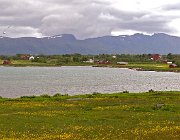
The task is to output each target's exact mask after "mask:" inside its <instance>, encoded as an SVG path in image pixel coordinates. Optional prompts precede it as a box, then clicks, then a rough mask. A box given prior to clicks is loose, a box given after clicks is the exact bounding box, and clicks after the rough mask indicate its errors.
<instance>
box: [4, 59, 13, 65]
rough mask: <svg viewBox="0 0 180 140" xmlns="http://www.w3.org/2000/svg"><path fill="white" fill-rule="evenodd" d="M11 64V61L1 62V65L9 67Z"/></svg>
mask: <svg viewBox="0 0 180 140" xmlns="http://www.w3.org/2000/svg"><path fill="white" fill-rule="evenodd" d="M10 64H11V61H10V60H4V61H3V65H10Z"/></svg>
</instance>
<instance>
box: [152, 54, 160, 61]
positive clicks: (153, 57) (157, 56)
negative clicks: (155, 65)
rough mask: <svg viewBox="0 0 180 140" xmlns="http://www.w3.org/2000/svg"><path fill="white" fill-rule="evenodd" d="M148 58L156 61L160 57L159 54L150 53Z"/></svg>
mask: <svg viewBox="0 0 180 140" xmlns="http://www.w3.org/2000/svg"><path fill="white" fill-rule="evenodd" d="M150 59H151V60H153V61H158V60H160V59H161V55H160V54H152V55H151V58H150Z"/></svg>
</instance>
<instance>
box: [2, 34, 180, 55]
mask: <svg viewBox="0 0 180 140" xmlns="http://www.w3.org/2000/svg"><path fill="white" fill-rule="evenodd" d="M73 53H80V54H149V53H159V54H168V53H174V54H180V37H177V36H170V35H167V34H164V33H157V34H153V35H144V34H139V33H137V34H134V35H120V36H103V37H97V38H87V39H84V40H78V39H76V38H75V37H74V36H73V35H71V34H62V35H56V36H51V37H43V38H35V37H21V38H8V37H0V54H1V55H15V54H45V55H46V54H47V55H53V54H73Z"/></svg>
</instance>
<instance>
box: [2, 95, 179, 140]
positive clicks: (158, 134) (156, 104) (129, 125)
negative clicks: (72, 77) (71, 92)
mask: <svg viewBox="0 0 180 140" xmlns="http://www.w3.org/2000/svg"><path fill="white" fill-rule="evenodd" d="M0 139H4V140H11V139H13V140H16V139H17V140H26V139H27V140H33V139H34V140H36V139H37V140H46V139H48V140H56V139H62V140H122V139H128V140H132V139H137V140H139V139H145V140H147V139H150V140H156V139H158V140H159V139H166V140H178V139H180V92H148V93H139V94H134V93H116V94H99V93H94V94H92V95H77V96H67V95H59V94H57V95H55V96H53V97H50V96H48V95H42V96H39V97H35V96H31V97H21V98H19V99H4V98H1V99H0Z"/></svg>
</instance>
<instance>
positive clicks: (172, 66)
mask: <svg viewBox="0 0 180 140" xmlns="http://www.w3.org/2000/svg"><path fill="white" fill-rule="evenodd" d="M177 67H178V65H176V64H171V65H169V68H177Z"/></svg>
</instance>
